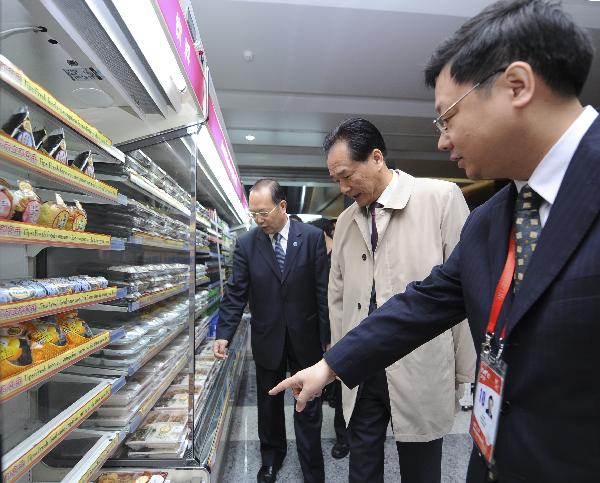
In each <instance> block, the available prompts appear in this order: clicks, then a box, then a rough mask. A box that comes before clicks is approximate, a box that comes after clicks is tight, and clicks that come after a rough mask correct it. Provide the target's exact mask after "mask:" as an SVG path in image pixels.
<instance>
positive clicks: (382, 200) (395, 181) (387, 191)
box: [366, 169, 399, 235]
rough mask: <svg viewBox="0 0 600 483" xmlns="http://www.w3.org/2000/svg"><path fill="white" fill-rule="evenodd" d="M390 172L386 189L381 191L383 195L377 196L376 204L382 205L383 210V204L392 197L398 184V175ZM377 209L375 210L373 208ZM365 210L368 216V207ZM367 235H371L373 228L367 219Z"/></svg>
mask: <svg viewBox="0 0 600 483" xmlns="http://www.w3.org/2000/svg"><path fill="white" fill-rule="evenodd" d="M391 172H392V180H391V181H390V182H389V183H388V185H387V187H386V188H385V189H384V190H383V193H381V194H380V195H379V198H377V203H379V204H382V205H383V206H384V208H385V204H386V203H387V202H388V201H389V199H390V196H392V193H393V192H394V190H395V189H396V185H397V184H398V179H399V178H398V173H396V172H395V171H394V170H393V169H392V170H391ZM375 209H377V208H375ZM366 210H367V216H370V213H369V205H367V206H366ZM368 225H369V235H370V234H371V232H372V231H373V227H372V226H371V221H370V218H369V223H368Z"/></svg>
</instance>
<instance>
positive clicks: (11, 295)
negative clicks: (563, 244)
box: [0, 282, 36, 303]
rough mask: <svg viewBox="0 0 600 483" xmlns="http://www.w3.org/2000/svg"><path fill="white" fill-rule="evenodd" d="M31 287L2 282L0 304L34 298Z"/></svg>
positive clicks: (33, 291) (0, 285)
mask: <svg viewBox="0 0 600 483" xmlns="http://www.w3.org/2000/svg"><path fill="white" fill-rule="evenodd" d="M35 294H36V291H35V289H34V288H33V287H28V286H26V285H21V284H20V283H18V282H2V284H0V303H9V302H22V301H24V300H29V299H32V298H35Z"/></svg>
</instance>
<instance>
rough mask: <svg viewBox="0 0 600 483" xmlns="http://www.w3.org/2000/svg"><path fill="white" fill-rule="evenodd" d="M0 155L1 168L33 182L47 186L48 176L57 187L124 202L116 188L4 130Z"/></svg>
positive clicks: (111, 200) (120, 202)
mask: <svg viewBox="0 0 600 483" xmlns="http://www.w3.org/2000/svg"><path fill="white" fill-rule="evenodd" d="M0 158H1V159H2V160H3V166H2V171H3V172H4V171H8V172H10V173H11V174H13V175H14V176H15V177H18V178H22V179H30V180H32V181H33V183H34V185H35V186H40V187H48V186H46V185H47V182H48V180H52V181H54V182H55V183H56V184H57V185H58V190H59V191H62V190H65V191H68V188H71V189H73V190H76V191H82V192H84V193H86V194H90V195H93V196H96V197H99V198H101V199H102V200H107V201H109V202H111V203H114V204H120V205H127V197H126V196H124V195H122V194H120V193H119V191H118V190H117V189H116V188H114V187H112V186H110V185H108V184H106V183H103V182H102V181H99V180H98V179H94V178H92V177H91V176H88V175H86V174H84V173H82V172H81V171H79V170H78V169H76V168H72V167H71V166H67V165H65V164H62V163H60V162H59V161H57V160H56V159H54V158H51V157H49V156H47V155H45V154H42V153H41V152H40V151H36V150H35V149H32V148H30V147H28V146H25V145H24V144H21V143H19V142H18V141H16V140H14V139H12V138H10V137H8V136H7V135H6V134H5V133H0ZM66 188H67V189H66Z"/></svg>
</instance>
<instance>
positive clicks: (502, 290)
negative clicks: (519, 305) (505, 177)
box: [486, 225, 515, 343]
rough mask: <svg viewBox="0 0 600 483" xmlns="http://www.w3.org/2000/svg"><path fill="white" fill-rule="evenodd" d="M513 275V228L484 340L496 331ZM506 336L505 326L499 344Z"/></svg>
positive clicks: (489, 338)
mask: <svg viewBox="0 0 600 483" xmlns="http://www.w3.org/2000/svg"><path fill="white" fill-rule="evenodd" d="M514 273H515V227H514V225H513V227H512V228H511V230H510V240H509V243H508V255H507V256H506V262H505V263H504V270H503V271H502V275H501V276H500V280H498V285H497V287H496V292H495V293H494V299H493V301H492V309H491V310H490V318H489V320H488V325H487V331H486V338H487V339H488V343H489V340H491V338H492V337H493V336H494V331H495V330H496V324H497V323H498V317H499V316H500V310H501V309H502V304H503V303H504V300H506V295H507V294H508V291H509V290H510V284H511V283H512V279H513V276H514ZM505 335H506V325H505V326H504V328H503V329H502V333H501V334H500V342H502V341H503V340H504V336H505Z"/></svg>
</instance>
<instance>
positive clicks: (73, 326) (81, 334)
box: [54, 310, 94, 345]
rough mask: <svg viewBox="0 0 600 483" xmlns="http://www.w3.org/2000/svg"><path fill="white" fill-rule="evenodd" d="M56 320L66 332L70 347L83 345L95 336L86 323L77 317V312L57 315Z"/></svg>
mask: <svg viewBox="0 0 600 483" xmlns="http://www.w3.org/2000/svg"><path fill="white" fill-rule="evenodd" d="M54 320H56V323H57V324H58V326H59V327H60V329H61V330H62V331H63V332H64V334H65V337H66V338H67V342H68V344H69V345H79V344H82V343H84V342H85V341H86V340H87V339H89V338H91V337H93V336H94V333H93V332H92V330H91V329H90V328H89V326H88V325H87V324H86V322H85V321H84V320H82V319H81V318H80V317H79V316H78V315H77V311H76V310H74V311H72V312H65V313H62V314H57V315H55V316H54Z"/></svg>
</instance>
